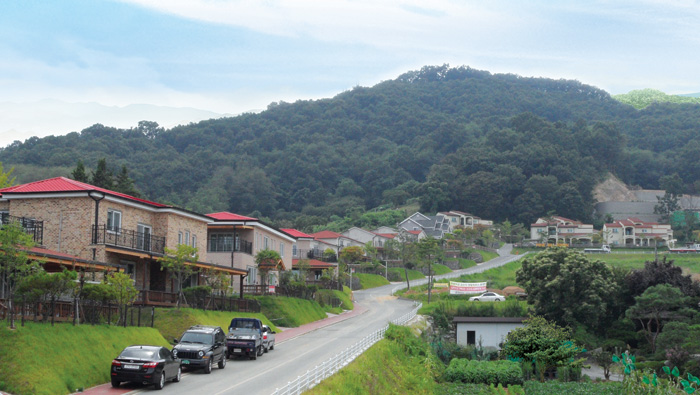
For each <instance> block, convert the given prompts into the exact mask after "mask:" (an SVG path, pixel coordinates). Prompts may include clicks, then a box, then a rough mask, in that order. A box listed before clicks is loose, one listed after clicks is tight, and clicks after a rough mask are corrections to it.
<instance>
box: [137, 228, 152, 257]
mask: <svg viewBox="0 0 700 395" xmlns="http://www.w3.org/2000/svg"><path fill="white" fill-rule="evenodd" d="M136 231H137V238H136V248H138V249H139V250H144V251H150V250H151V231H152V228H151V227H150V226H148V225H144V224H138V226H137V227H136Z"/></svg>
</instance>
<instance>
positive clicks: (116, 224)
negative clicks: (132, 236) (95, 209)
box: [107, 210, 122, 232]
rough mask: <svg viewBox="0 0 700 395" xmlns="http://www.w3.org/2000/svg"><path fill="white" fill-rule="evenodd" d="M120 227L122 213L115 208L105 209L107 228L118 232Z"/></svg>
mask: <svg viewBox="0 0 700 395" xmlns="http://www.w3.org/2000/svg"><path fill="white" fill-rule="evenodd" d="M121 227H122V213H121V211H117V210H107V230H109V231H112V232H119V230H120V229H121Z"/></svg>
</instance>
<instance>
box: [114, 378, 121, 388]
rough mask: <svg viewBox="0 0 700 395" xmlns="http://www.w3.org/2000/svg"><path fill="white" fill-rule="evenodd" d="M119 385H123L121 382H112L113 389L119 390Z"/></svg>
mask: <svg viewBox="0 0 700 395" xmlns="http://www.w3.org/2000/svg"><path fill="white" fill-rule="evenodd" d="M119 384H121V382H120V381H119V380H112V387H114V388H117V387H119Z"/></svg>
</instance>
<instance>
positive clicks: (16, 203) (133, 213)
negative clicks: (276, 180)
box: [0, 177, 246, 304]
mask: <svg viewBox="0 0 700 395" xmlns="http://www.w3.org/2000/svg"><path fill="white" fill-rule="evenodd" d="M0 194H1V195H2V198H1V199H0V211H3V212H5V213H6V215H9V216H13V217H20V218H25V219H31V220H34V221H39V222H41V224H42V225H43V229H42V240H41V242H40V244H41V246H40V247H41V248H42V249H44V250H46V251H49V252H47V253H46V254H47V255H60V254H63V255H69V256H74V257H77V258H78V259H80V260H82V261H84V262H89V263H90V264H86V265H87V266H90V265H91V264H94V265H102V266H104V267H105V268H110V267H111V268H116V269H117V270H122V271H124V272H126V273H128V274H130V275H131V277H132V278H133V280H134V284H135V286H136V288H137V289H138V290H140V291H141V294H140V296H139V300H138V301H139V302H140V303H145V304H158V303H164V304H169V303H171V302H172V299H173V298H174V297H176V294H175V292H177V291H178V289H177V288H178V286H179V285H178V284H176V282H175V279H174V277H173V276H172V275H170V274H169V273H168V272H167V271H166V270H162V268H161V265H160V263H159V258H160V257H163V256H164V255H165V248H169V249H173V250H174V249H176V248H177V246H178V245H179V244H187V245H191V246H193V247H196V248H198V251H199V254H198V255H199V256H198V258H199V259H198V261H197V262H193V263H192V265H193V266H194V267H198V268H209V269H213V270H217V271H222V272H225V273H227V274H229V275H231V276H232V281H233V276H245V275H246V272H245V271H243V270H237V269H235V268H232V267H230V266H229V267H226V266H218V265H216V264H213V263H212V262H211V261H210V260H209V259H208V256H207V251H206V248H205V241H206V238H207V224H208V223H209V222H210V221H211V218H209V217H207V216H204V215H202V214H198V213H194V212H191V211H188V210H184V209H181V208H177V207H174V206H170V205H166V204H161V203H157V202H153V201H149V200H146V199H141V198H137V197H134V196H130V195H126V194H123V193H120V192H115V191H111V190H108V189H104V188H100V187H96V186H94V185H90V184H86V183H83V182H79V181H75V180H71V179H69V178H65V177H56V178H51V179H47V180H41V181H35V182H31V183H27V184H22V185H17V186H13V187H9V188H5V189H2V190H0ZM66 259H67V258H66ZM200 279H201V277H200V275H199V274H196V275H194V276H192V277H191V278H189V279H188V280H187V283H186V284H185V286H190V285H198V284H200Z"/></svg>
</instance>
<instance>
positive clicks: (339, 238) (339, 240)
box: [311, 230, 364, 256]
mask: <svg viewBox="0 0 700 395" xmlns="http://www.w3.org/2000/svg"><path fill="white" fill-rule="evenodd" d="M311 236H313V237H314V240H316V241H320V242H323V243H324V245H326V246H328V248H331V249H332V250H333V251H335V254H336V256H338V255H339V254H340V251H342V250H343V248H345V247H353V246H354V247H362V246H364V243H362V242H361V241H359V240H355V239H353V238H350V237H348V236H345V235H343V234H342V233H338V232H333V231H330V230H323V231H320V232H316V233H313V234H311Z"/></svg>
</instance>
